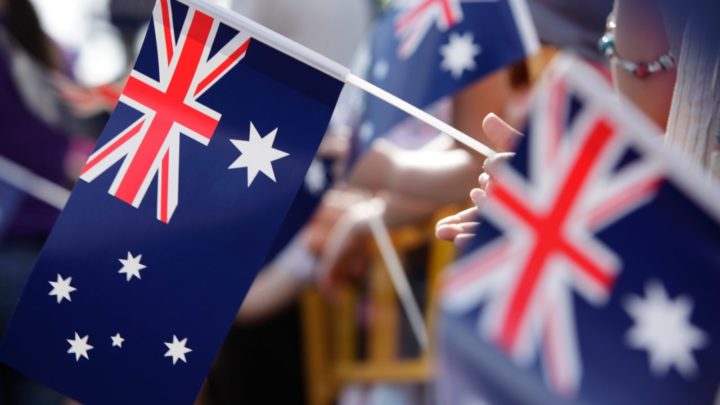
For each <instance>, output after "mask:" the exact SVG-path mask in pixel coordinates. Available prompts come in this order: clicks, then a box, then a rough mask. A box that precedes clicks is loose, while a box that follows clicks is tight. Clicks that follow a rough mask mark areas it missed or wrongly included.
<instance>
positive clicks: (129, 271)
mask: <svg viewBox="0 0 720 405" xmlns="http://www.w3.org/2000/svg"><path fill="white" fill-rule="evenodd" d="M118 260H120V263H122V265H123V267H122V268H121V269H120V271H119V272H118V273H120V274H125V275H126V276H127V281H128V282H129V281H130V280H132V278H133V277H137V278H138V280H139V279H140V270H142V269H144V268H146V267H147V266H145V265H144V264H142V263H140V260H142V255H137V257H135V256H133V255H132V253H130V252H128V254H127V259H118Z"/></svg>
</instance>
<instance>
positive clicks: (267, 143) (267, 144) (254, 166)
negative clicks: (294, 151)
mask: <svg viewBox="0 0 720 405" xmlns="http://www.w3.org/2000/svg"><path fill="white" fill-rule="evenodd" d="M277 132H278V129H277V128H275V130H273V131H272V132H270V133H269V134H267V135H266V136H265V137H262V136H260V133H259V132H258V131H257V129H255V125H253V123H252V122H251V123H250V139H249V140H247V141H242V140H239V139H231V140H230V142H232V144H233V145H235V147H236V148H237V149H238V150H239V151H240V157H238V158H237V160H235V161H234V162H233V163H232V164H231V165H230V169H242V168H247V169H248V178H247V184H248V187H250V186H251V185H252V183H253V181H255V177H257V175H258V173H260V172H262V173H263V174H264V175H265V176H267V177H268V178H269V179H270V180H272V181H273V182H277V181H276V180H275V171H274V170H273V165H272V163H273V162H274V161H276V160H279V159H282V158H284V157H287V156H289V154H287V153H285V152H283V151H281V150H278V149H275V148H273V143H275V136H276V135H277Z"/></svg>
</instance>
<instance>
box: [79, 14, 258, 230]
mask: <svg viewBox="0 0 720 405" xmlns="http://www.w3.org/2000/svg"><path fill="white" fill-rule="evenodd" d="M178 23H179V24H180V29H179V30H176V29H175V27H174V26H173V25H174V24H178ZM153 24H154V26H155V30H154V32H155V38H154V39H155V43H156V47H157V57H158V65H159V78H160V80H155V79H153V78H151V77H148V76H146V75H145V74H143V73H141V72H139V71H137V70H135V69H133V71H132V73H131V74H130V78H129V79H128V82H127V84H126V86H125V89H124V90H123V93H122V95H121V97H120V102H121V103H124V104H126V105H128V106H130V107H132V108H134V109H136V110H138V111H141V112H142V116H141V117H140V118H139V119H137V120H136V121H135V122H133V123H132V124H131V125H130V126H129V127H128V128H126V129H125V130H124V131H122V132H120V133H119V134H118V135H116V136H115V137H114V138H112V139H111V140H110V141H109V142H107V143H106V144H105V145H103V146H102V147H101V148H99V149H98V150H97V151H96V152H95V153H93V154H92V156H91V157H90V159H89V160H88V163H87V165H86V166H85V169H84V170H83V172H82V174H81V176H80V178H81V179H82V180H84V181H86V182H92V181H93V180H95V179H96V178H97V177H99V176H100V175H101V174H103V173H105V172H106V171H107V170H109V169H110V168H111V167H113V166H114V165H115V164H116V163H117V162H119V161H122V162H123V163H122V166H121V167H120V169H119V170H118V172H117V175H116V176H115V181H114V182H113V183H112V186H111V187H110V194H112V195H114V196H115V197H117V198H119V199H120V200H122V201H125V202H126V203H128V204H131V205H133V206H134V207H136V208H137V207H138V206H140V203H141V202H142V201H143V199H144V198H145V194H146V193H147V190H148V188H149V187H150V184H151V182H152V181H153V180H154V179H157V189H158V194H157V195H158V198H157V218H158V219H159V220H160V221H162V222H166V223H167V222H169V221H170V219H171V218H172V215H173V213H174V212H175V208H177V205H178V180H179V176H180V159H179V156H180V138H181V136H183V135H185V136H187V137H189V138H190V139H193V140H195V141H197V142H199V143H201V144H203V145H205V146H207V144H208V143H209V142H210V140H211V139H212V137H213V135H214V134H215V129H216V128H217V126H218V124H219V122H220V119H221V118H222V115H221V114H220V113H219V112H217V111H214V110H212V109H211V108H209V107H207V106H205V105H203V104H202V103H201V102H199V101H198V99H199V98H200V97H201V96H202V95H203V94H205V92H206V91H207V90H208V89H210V88H212V87H213V86H214V85H216V84H217V83H218V81H220V80H221V79H222V78H223V77H224V76H225V75H226V74H227V73H228V72H229V71H230V70H231V69H232V68H233V67H234V66H235V65H236V64H237V63H238V62H240V61H241V60H242V59H243V58H244V57H245V54H246V52H247V49H248V45H249V44H250V35H249V34H247V33H244V32H238V33H237V34H236V35H235V36H234V38H232V39H231V40H230V41H229V42H228V43H227V44H226V45H225V46H224V47H223V48H222V49H221V50H220V51H218V52H217V53H216V54H215V55H213V56H212V57H211V56H210V51H211V49H212V46H211V45H212V44H213V43H214V42H215V39H216V36H217V33H218V28H219V27H220V21H219V20H217V19H213V18H212V17H210V16H209V15H207V14H204V13H202V12H199V11H196V10H190V12H188V14H187V16H186V18H185V20H184V21H182V20H180V21H175V19H174V18H173V12H172V7H171V3H170V1H168V0H163V1H159V2H158V3H157V4H156V6H155V9H154V10H153ZM176 32H180V35H179V36H176V35H175V33H176Z"/></svg>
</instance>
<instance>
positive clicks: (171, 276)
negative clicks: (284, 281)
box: [0, 0, 343, 404]
mask: <svg viewBox="0 0 720 405" xmlns="http://www.w3.org/2000/svg"><path fill="white" fill-rule="evenodd" d="M223 13H225V12H223ZM241 22H242V24H241ZM243 24H245V25H243ZM246 26H248V27H254V29H256V31H252V30H249V29H248V30H246V29H240V28H239V27H246ZM270 37H272V35H270V34H268V32H267V31H262V30H260V28H258V27H257V26H255V25H252V24H250V22H248V21H247V20H243V19H241V18H240V17H237V16H232V15H229V14H227V13H225V14H221V12H220V11H218V9H216V8H214V7H213V6H210V5H207V4H205V3H204V2H202V1H198V0H182V1H181V0H160V1H159V2H158V3H157V5H156V7H155V9H154V12H153V22H152V24H150V28H149V30H148V33H147V37H146V40H145V42H144V44H143V47H142V49H141V52H140V56H139V58H138V61H137V63H136V65H135V67H134V69H133V71H132V74H131V76H130V79H129V81H128V84H127V86H126V88H125V90H124V91H123V95H122V97H121V99H120V103H119V104H118V107H117V108H116V110H115V111H114V112H113V114H112V117H111V118H110V120H109V122H108V124H107V126H106V128H105V130H104V132H103V134H102V137H101V139H100V141H99V144H98V147H97V150H96V151H95V153H94V154H93V155H92V157H91V158H90V159H89V160H88V163H87V166H86V167H85V170H84V172H83V174H82V181H81V182H79V183H78V185H77V186H76V188H75V190H74V192H73V194H72V197H71V198H70V201H69V203H68V205H67V207H66V208H65V210H64V211H63V213H62V214H61V216H60V218H59V220H58V222H57V224H56V226H55V228H54V229H53V231H52V234H51V235H50V238H49V239H48V241H47V243H46V245H45V247H44V249H43V251H42V253H41V255H40V257H39V259H38V262H37V264H36V267H35V269H34V271H33V274H32V276H31V279H30V281H29V283H28V286H27V288H26V291H25V292H24V294H23V296H22V299H21V301H20V303H19V305H18V307H17V310H16V313H15V315H14V317H13V320H12V322H11V324H10V326H9V328H8V330H7V334H6V336H5V338H4V341H3V344H2V346H1V347H0V359H2V361H3V362H5V363H7V364H9V365H11V366H13V367H15V368H17V369H18V370H19V371H21V372H23V373H25V374H27V375H29V376H31V377H33V378H36V379H38V380H40V381H42V382H44V383H46V384H48V385H50V386H51V387H53V388H55V389H57V390H59V391H61V392H63V393H65V394H67V395H69V396H71V397H73V398H75V399H77V400H79V401H81V402H82V403H90V404H143V403H147V404H187V403H192V402H193V400H194V399H195V396H196V395H197V392H198V391H199V388H200V385H201V383H202V381H203V379H204V377H205V375H206V373H207V370H208V369H209V367H210V364H211V362H212V360H213V358H214V356H215V354H216V352H217V349H218V348H219V346H220V344H221V343H222V341H223V338H224V336H225V333H226V331H227V328H228V326H229V325H230V323H231V322H232V320H233V319H234V316H235V314H236V311H237V309H238V307H239V306H240V303H241V301H242V299H243V297H244V295H245V293H246V292H247V290H248V288H249V286H250V283H251V282H252V280H253V278H254V276H255V274H256V272H257V271H258V269H259V268H260V267H261V266H262V264H263V263H264V262H265V260H266V256H267V254H268V252H269V251H270V249H271V246H272V244H273V241H274V240H275V237H276V234H277V232H278V230H279V229H280V226H281V224H282V223H283V220H284V218H285V216H286V214H287V212H288V209H289V208H290V205H291V203H292V201H293V198H294V197H295V195H296V193H297V191H298V190H299V189H300V188H301V187H302V185H303V181H304V178H305V173H306V172H307V171H308V168H309V167H310V165H311V162H312V160H313V156H314V155H315V152H316V150H317V148H318V145H319V143H320V140H321V139H322V137H323V135H324V133H325V130H326V128H327V125H328V122H329V120H330V116H331V114H332V112H333V109H334V107H335V103H336V101H337V98H338V96H339V93H340V90H341V89H342V85H343V83H342V82H341V81H339V80H337V79H335V78H334V77H337V75H333V77H331V76H329V75H328V74H326V73H323V72H324V71H325V70H323V71H321V70H318V68H315V67H312V66H310V65H308V64H305V63H304V62H301V61H300V60H299V59H295V58H293V57H291V56H289V54H288V53H286V52H285V51H287V50H288V48H287V47H285V48H283V47H281V46H280V45H277V44H285V45H287V43H286V42H282V41H279V40H278V41H275V42H273V41H269V40H268V38H270ZM276 39H277V38H276ZM285 41H287V40H285ZM276 45H277V48H281V49H283V51H280V50H278V49H277V48H276V47H275V46H276ZM288 52H290V51H288ZM290 54H292V53H291V52H290ZM313 66H315V65H313ZM108 192H109V193H108Z"/></svg>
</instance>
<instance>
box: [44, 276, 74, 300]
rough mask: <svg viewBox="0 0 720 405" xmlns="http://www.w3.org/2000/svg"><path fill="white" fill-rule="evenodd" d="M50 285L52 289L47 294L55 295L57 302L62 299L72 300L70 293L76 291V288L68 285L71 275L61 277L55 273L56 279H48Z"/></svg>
mask: <svg viewBox="0 0 720 405" xmlns="http://www.w3.org/2000/svg"><path fill="white" fill-rule="evenodd" d="M49 283H50V285H51V286H52V290H50V293H49V294H48V295H52V296H55V297H57V303H58V304H59V303H61V302H62V301H63V300H68V301H70V302H72V298H70V293H72V292H73V291H77V288H75V287H73V286H72V285H70V283H72V277H68V278H62V276H60V275H59V274H58V275H57V281H49Z"/></svg>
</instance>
